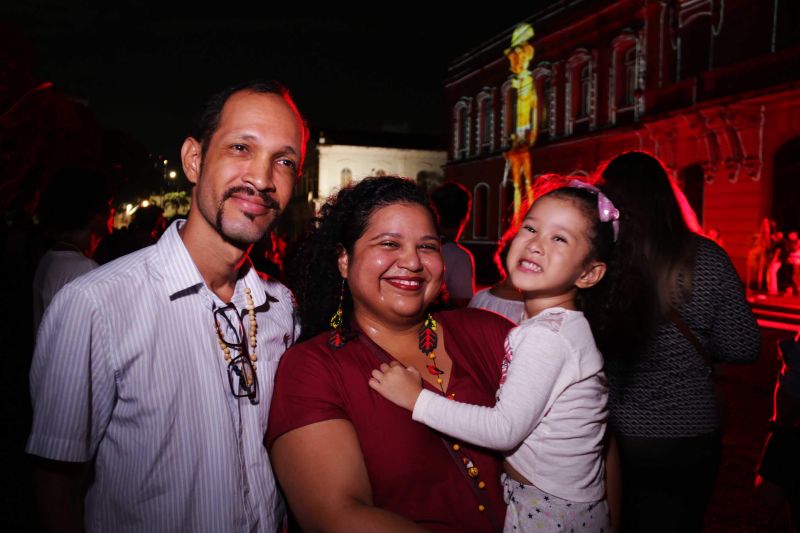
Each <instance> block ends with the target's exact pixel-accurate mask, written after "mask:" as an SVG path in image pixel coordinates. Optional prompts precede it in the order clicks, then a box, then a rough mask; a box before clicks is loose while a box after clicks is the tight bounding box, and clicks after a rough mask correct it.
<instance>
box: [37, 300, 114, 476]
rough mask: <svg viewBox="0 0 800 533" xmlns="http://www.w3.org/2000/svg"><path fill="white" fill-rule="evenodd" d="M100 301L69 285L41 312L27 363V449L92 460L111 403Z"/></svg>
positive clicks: (106, 329) (61, 458) (106, 338)
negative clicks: (29, 415) (29, 411)
mask: <svg viewBox="0 0 800 533" xmlns="http://www.w3.org/2000/svg"><path fill="white" fill-rule="evenodd" d="M109 329H110V328H109V327H108V323H107V319H106V316H105V315H104V313H103V312H102V310H101V307H100V305H98V304H97V303H96V302H95V301H93V300H92V299H91V298H89V297H88V296H87V295H86V293H85V292H84V291H80V290H78V289H74V288H73V287H72V286H71V285H67V286H66V287H65V288H63V289H62V290H60V291H59V292H58V294H56V297H55V299H54V300H53V303H52V304H51V305H50V307H48V308H47V311H46V312H45V314H44V320H43V321H42V326H41V327H40V328H39V335H38V338H37V341H36V349H35V352H34V355H33V362H32V364H31V372H30V384H31V398H32V403H33V424H32V428H31V434H30V437H29V438H28V444H27V447H26V451H27V452H28V453H30V454H33V455H38V456H40V457H45V458H48V459H54V460H59V461H69V462H87V461H90V460H91V459H92V457H93V456H94V454H95V451H96V449H97V446H98V444H99V442H100V439H101V438H102V436H103V435H104V433H105V429H106V427H107V425H108V421H109V420H110V418H111V411H112V409H113V407H114V401H115V394H116V388H115V379H114V372H113V370H112V365H111V364H110V361H109V355H110V346H111V343H112V341H111V338H110V334H111V332H110V331H109Z"/></svg>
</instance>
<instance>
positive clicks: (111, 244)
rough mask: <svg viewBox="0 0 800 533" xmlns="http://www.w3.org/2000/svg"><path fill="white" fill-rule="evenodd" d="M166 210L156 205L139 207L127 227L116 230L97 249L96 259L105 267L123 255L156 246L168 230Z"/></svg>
mask: <svg viewBox="0 0 800 533" xmlns="http://www.w3.org/2000/svg"><path fill="white" fill-rule="evenodd" d="M166 225H167V222H166V220H165V219H164V210H163V209H162V208H161V207H159V206H157V205H155V204H150V205H147V206H139V207H138V208H137V209H136V212H135V213H134V214H133V217H132V218H131V222H130V224H128V226H127V227H125V228H121V229H117V230H114V231H113V232H112V233H111V235H109V236H108V237H107V238H105V239H103V242H101V243H100V246H98V248H97V252H96V254H95V259H96V260H97V262H98V263H100V264H101V265H104V264H106V263H108V262H110V261H113V260H114V259H118V258H120V257H122V256H123V255H128V254H129V253H132V252H135V251H136V250H141V249H142V248H145V247H147V246H150V245H151V244H155V243H156V241H158V238H159V237H161V235H162V234H163V233H164V230H166Z"/></svg>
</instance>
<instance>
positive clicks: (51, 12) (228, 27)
mask: <svg viewBox="0 0 800 533" xmlns="http://www.w3.org/2000/svg"><path fill="white" fill-rule="evenodd" d="M547 3H552V2H546V1H539V2H529V3H528V7H527V8H526V9H523V10H520V9H519V8H517V12H516V13H514V12H513V11H514V10H508V11H507V12H504V13H494V14H491V13H488V14H487V13H480V14H477V12H476V14H475V15H473V16H471V17H466V16H462V17H461V18H455V19H452V20H445V18H444V17H441V16H433V15H431V14H429V13H426V12H425V9H424V4H421V5H420V6H418V7H416V8H413V7H398V6H405V5H406V4H390V3H379V4H376V7H375V8H374V9H375V10H376V11H374V12H373V11H368V10H361V11H355V10H351V11H350V13H347V14H341V13H339V14H336V15H325V14H309V13H308V12H309V11H310V10H309V9H306V10H301V9H291V10H290V11H293V12H294V14H289V15H287V14H280V15H278V14H276V13H277V12H279V11H282V10H281V9H280V6H279V5H277V4H274V3H268V4H267V3H262V4H258V5H260V6H263V7H259V8H256V9H253V8H252V7H247V6H241V5H239V4H235V3H230V4H227V3H220V4H218V5H215V6H214V8H213V9H203V8H199V7H198V5H199V4H195V5H194V7H191V8H189V7H187V8H186V9H185V10H180V9H178V8H169V9H164V8H161V7H158V6H159V4H158V3H146V2H132V1H127V2H118V3H117V4H116V5H115V6H108V5H106V6H103V7H92V6H91V3H88V2H65V1H61V2H59V1H56V0H49V1H37V0H28V1H25V2H23V1H16V2H11V3H10V4H7V5H5V6H4V7H2V8H0V18H5V19H7V20H11V21H13V22H15V23H18V24H19V25H20V26H22V28H23V29H24V30H25V31H26V32H27V33H28V35H29V36H30V38H31V40H32V41H33V44H34V47H35V48H36V52H37V62H36V73H37V75H38V76H39V77H40V78H41V79H45V80H50V81H53V82H54V83H55V85H56V87H57V88H58V89H59V90H61V91H63V92H65V93H67V94H71V95H75V96H77V97H79V98H82V99H85V100H86V101H87V102H88V104H89V106H90V108H91V109H92V110H93V111H94V113H95V114H96V115H97V116H98V118H100V120H101V121H102V122H103V123H104V124H105V125H106V126H107V127H108V128H111V129H119V130H123V131H126V132H128V133H130V134H132V135H133V136H134V138H136V139H137V140H138V141H140V142H141V143H143V144H144V145H145V146H146V147H147V148H148V149H150V150H152V151H154V152H161V153H164V154H165V155H167V156H174V154H176V153H177V149H178V147H179V145H180V142H181V140H182V139H183V136H184V135H185V133H186V131H187V130H186V127H187V125H188V123H189V120H190V117H191V116H192V113H193V112H195V111H196V109H197V108H198V107H199V106H200V104H201V103H202V102H203V100H204V99H205V97H206V96H208V94H210V93H211V92H213V91H214V90H217V89H219V88H222V87H224V86H227V85H230V84H232V83H236V82H238V81H243V80H248V79H256V78H275V79H278V80H281V81H283V82H284V83H285V84H286V85H287V86H289V88H290V89H291V90H292V93H293V94H294V96H295V99H296V101H297V103H298V106H299V107H300V109H301V111H302V112H303V113H304V114H305V115H306V118H307V119H308V122H309V125H310V126H311V128H312V129H313V130H320V129H321V130H325V129H336V130H349V131H362V132H369V131H393V132H407V133H414V134H425V135H437V136H440V137H441V138H444V135H445V133H446V129H447V113H446V111H445V110H444V96H443V79H444V77H445V73H446V66H447V63H448V61H450V60H452V59H454V58H455V57H457V56H459V55H461V54H463V53H465V52H466V51H468V50H470V49H471V48H473V47H474V46H477V45H478V44H481V43H482V42H484V41H485V40H487V39H489V38H491V37H493V36H494V35H496V34H497V33H498V32H501V31H504V30H506V29H509V28H512V27H513V26H514V24H515V23H516V22H517V21H519V20H521V19H523V18H525V17H527V16H529V15H531V14H533V13H534V12H535V11H536V10H537V9H536V8H537V7H543V6H544V5H545V4H547ZM436 7H437V8H439V9H441V8H442V7H440V6H436ZM389 9H394V10H395V12H393V13H390V12H389ZM377 10H380V13H378V12H377ZM303 11H305V12H306V14H302V15H301V14H297V13H302V12H303ZM484 11H486V12H488V11H489V10H484ZM509 11H511V12H509Z"/></svg>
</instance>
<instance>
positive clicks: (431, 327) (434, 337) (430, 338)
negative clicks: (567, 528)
mask: <svg viewBox="0 0 800 533" xmlns="http://www.w3.org/2000/svg"><path fill="white" fill-rule="evenodd" d="M437 327H438V324H437V323H436V320H435V319H434V318H433V317H432V316H431V315H430V313H428V316H427V317H426V318H425V322H423V324H422V328H420V330H419V350H420V351H421V352H422V353H423V354H424V355H425V357H427V358H428V360H429V361H430V363H429V364H428V365H426V366H427V368H428V373H429V374H431V375H433V376H436V383H437V384H438V385H439V389H440V390H441V391H442V395H443V396H444V397H445V398H449V399H450V400H454V399H455V394H451V395H450V396H447V393H446V392H445V391H444V380H443V379H442V375H444V370H442V369H441V368H439V367H438V366H436V351H435V350H436V347H437V346H438V345H439V335H438V334H437V333H436V328H437ZM448 446H450V448H451V449H452V450H453V452H454V453H456V454H459V455H460V456H461V463H462V464H463V465H464V468H465V469H466V471H467V475H468V476H469V477H470V478H472V479H474V480H475V481H476V482H477V486H478V488H479V489H484V488H486V483H485V482H484V481H483V480H481V479H480V478H479V477H478V476H479V475H480V471H479V470H478V467H477V466H475V463H473V462H472V459H470V458H469V457H468V456H467V454H466V453H464V450H463V449H462V447H461V443H459V442H449V443H448ZM485 509H486V507H485V506H484V505H483V504H481V505H479V506H478V510H479V511H481V512H483V511H484V510H485Z"/></svg>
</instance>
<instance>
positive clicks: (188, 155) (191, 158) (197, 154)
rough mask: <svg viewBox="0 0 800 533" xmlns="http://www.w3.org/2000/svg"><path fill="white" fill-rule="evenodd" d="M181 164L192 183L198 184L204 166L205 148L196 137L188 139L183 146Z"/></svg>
mask: <svg viewBox="0 0 800 533" xmlns="http://www.w3.org/2000/svg"><path fill="white" fill-rule="evenodd" d="M181 164H182V165H183V173H184V174H185V175H186V179H188V180H189V182H190V183H194V184H196V183H197V179H198V178H199V177H200V167H202V166H203V146H202V145H201V144H200V142H199V141H198V140H197V139H195V138H194V137H186V140H185V141H183V146H181Z"/></svg>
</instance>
